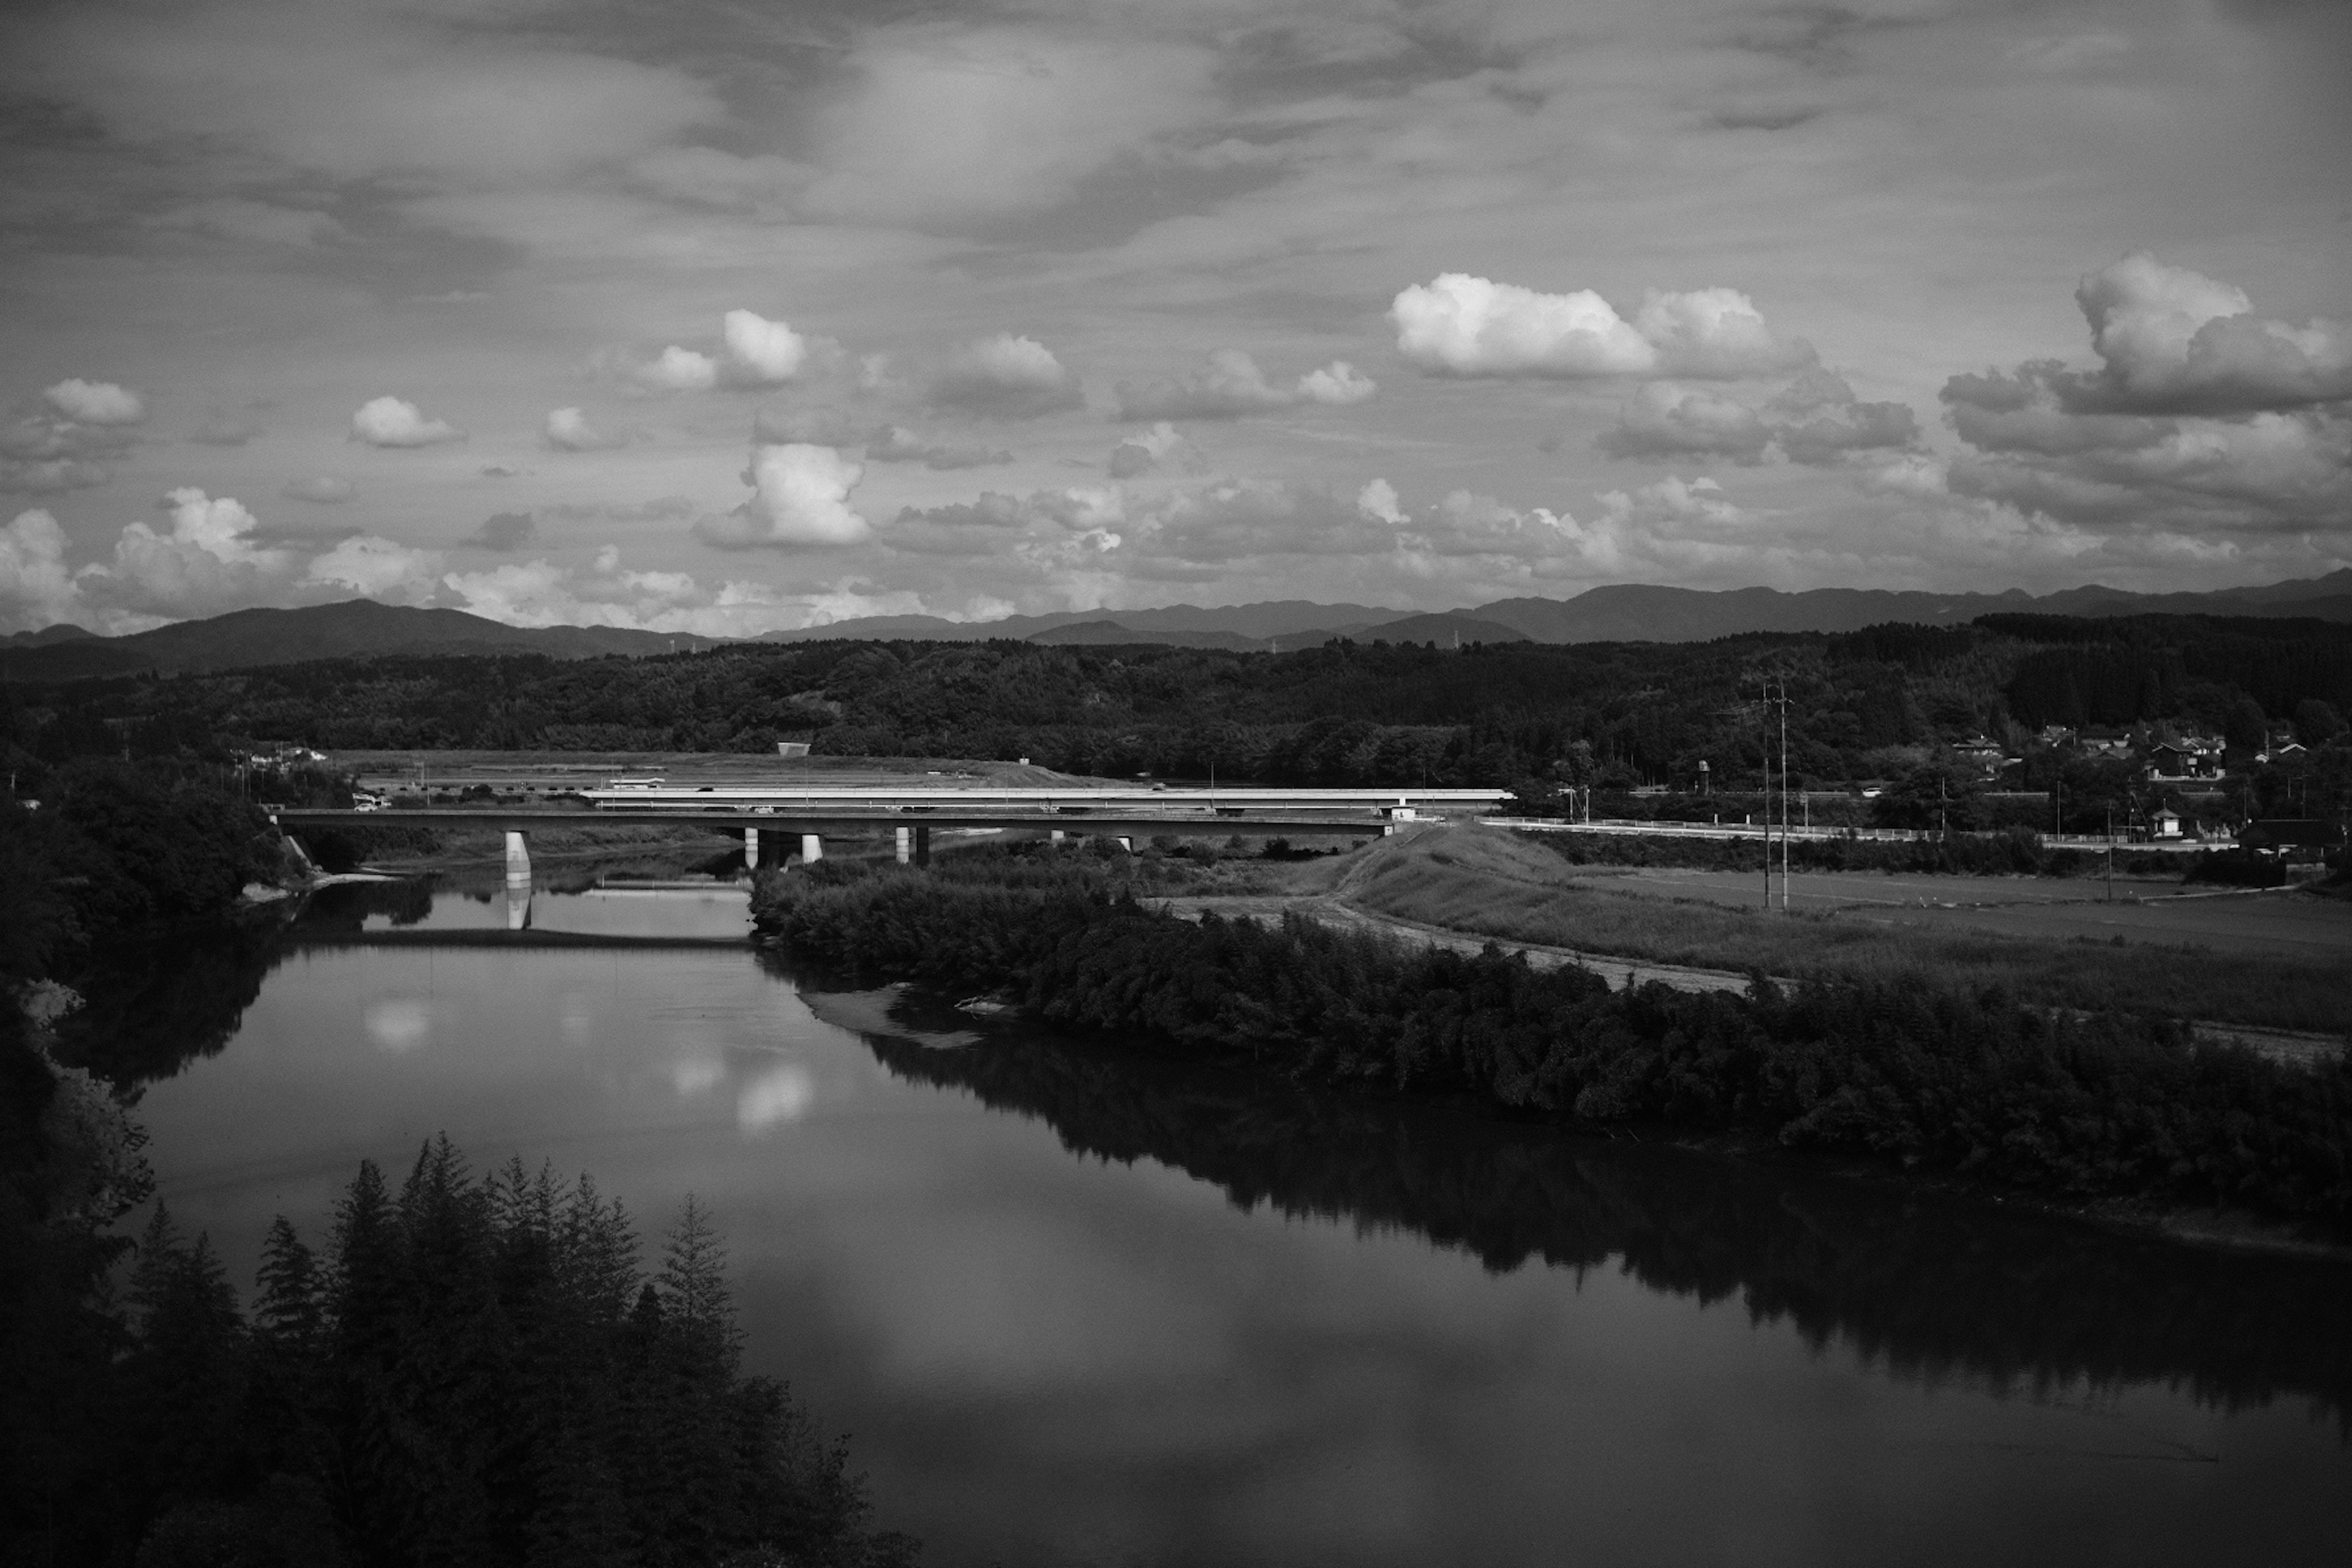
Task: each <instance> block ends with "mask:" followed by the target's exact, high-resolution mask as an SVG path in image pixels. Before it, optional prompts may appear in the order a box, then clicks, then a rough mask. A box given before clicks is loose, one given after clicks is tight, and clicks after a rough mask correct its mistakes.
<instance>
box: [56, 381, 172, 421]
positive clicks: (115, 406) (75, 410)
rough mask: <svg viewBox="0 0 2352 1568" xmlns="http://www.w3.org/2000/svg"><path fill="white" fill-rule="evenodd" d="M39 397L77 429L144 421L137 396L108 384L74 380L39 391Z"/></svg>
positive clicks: (144, 405) (142, 409) (144, 417)
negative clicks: (81, 426) (77, 426)
mask: <svg viewBox="0 0 2352 1568" xmlns="http://www.w3.org/2000/svg"><path fill="white" fill-rule="evenodd" d="M41 395H42V396H43V397H45V398H47V399H48V403H49V406H50V407H52V408H54V409H56V410H57V411H58V413H59V414H62V415H64V416H66V417H67V418H68V419H70V420H72V421H73V422H74V423H76V424H78V425H137V424H140V423H142V421H144V420H145V419H146V417H147V405H146V403H145V402H144V401H143V400H142V398H141V397H140V395H138V394H137V393H135V392H132V391H131V390H130V389H129V388H128V387H122V386H117V385H116V384H114V383H112V382H110V381H84V380H82V379H81V378H80V377H79V376H75V377H74V378H72V379H71V380H69V381H61V382H58V384H56V385H55V386H50V387H45V388H43V389H42V392H41Z"/></svg>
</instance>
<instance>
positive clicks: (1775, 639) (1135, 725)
mask: <svg viewBox="0 0 2352 1568" xmlns="http://www.w3.org/2000/svg"><path fill="white" fill-rule="evenodd" d="M1767 676H1770V677H1774V678H1776V679H1785V680H1786V681H1787V684H1788V689H1789V694H1790V706H1789V713H1788V719H1789V744H1790V759H1791V762H1792V763H1793V764H1794V766H1795V768H1796V769H1797V771H1798V773H1799V774H1800V775H1801V777H1803V778H1805V779H1807V780H1810V781H1814V782H1816V783H1825V784H1827V783H1837V782H1842V781H1844V780H1848V779H1853V778H1860V777H1867V776H1886V775H1888V774H1890V773H1900V772H1901V771H1903V770H1904V769H1905V768H1906V767H1908V766H1914V765H1916V764H1917V763H1918V762H1919V761H1920V760H1921V758H1922V757H1923V756H1925V755H1927V754H1928V753H1930V752H1933V751H1934V749H1935V748H1937V746H1939V745H1944V744H1949V743H1951V742H1958V741H1960V740H1963V739H1965V738H1967V737H1969V736H1972V735H1976V734H1979V733H1983V734H1989V735H1990V736H1991V737H1992V738H1993V739H1994V740H1995V741H1997V742H2002V743H2004V744H2006V745H2008V746H2009V747H2010V748H2011V750H2012V752H2014V751H2016V750H2017V749H2019V748H2021V746H2022V745H2023V742H2025V740H2026V738H2027V734H2028V732H2029V731H2031V730H2032V729H2034V728H2036V727H2038V726H2040V725H2042V724H2044V723H2047V722H2053V721H2059V722H2068V723H2077V724H2080V723H2090V724H2115V725H2120V724H2126V723H2131V722H2135V721H2163V722H2168V723H2170V724H2173V725H2176V726H2179V727H2180V728H2183V729H2193V730H2197V731H2204V732H2211V733H2227V734H2228V735H2229V737H2230V738H2231V742H2233V744H2239V745H2242V746H2243V747H2244V748H2245V749H2247V750H2248V751H2252V750H2255V749H2259V748H2261V747H2262V746H2263V744H2264V742H2265V738H2266V733H2267V732H2268V731H2274V730H2279V729H2294V730H2297V731H2300V732H2301V734H2302V736H2303V738H2304V740H2305V742H2307V743H2309V744H2312V745H2317V744H2319V743H2320V742H2324V741H2326V740H2327V739H2329V738H2331V737H2332V736H2334V735H2336V734H2337V733H2339V732H2341V731H2342V730H2343V727H2344V726H2343V719H2342V714H2343V713H2344V711H2345V710H2347V709H2352V626H2339V625H2332V624H2327V623H2323V622H2318V621H2284V620H2254V619H2221V618H2216V617H2210V616H2143V617H2132V618H2124V619H2105V620H2073V619H2067V618H2062V617H2051V616H1995V617H1988V618H1987V619H1985V620H1983V621H1980V622H1979V623H1977V624H1975V625H1972V626H1952V627H1924V626H1876V627H1870V628H1866V629H1864V630H1863V631H1859V632H1853V633H1848V634H1843V635H1837V636H1821V635H1802V636H1800V635H1766V634H1759V635H1755V636H1748V637H1728V638H1725V639H1722V640H1720V641H1717V642H1710V643H1699V644H1649V643H1608V644H1581V645H1574V646H1566V647H1557V646H1539V645H1532V644H1525V643H1520V644H1513V645H1508V646H1493V645H1488V646H1473V647H1464V648H1461V649H1458V650H1456V649H1454V648H1450V647H1433V646H1429V645H1418V646H1416V645H1412V644H1391V643H1385V642H1370V643H1360V642H1347V641H1334V642H1330V643H1327V644H1326V645H1324V646H1323V647H1318V648H1312V649H1307V650H1302V651H1298V652H1294V653H1283V654H1258V653H1240V652H1231V651H1225V650H1220V649H1207V648H1180V647H1037V646H1034V645H1030V644H1025V643H1012V642H993V643H962V644H956V643H919V642H888V643H860V642H834V643H813V644H799V645H790V646H782V647H775V646H760V645H747V646H736V647H726V648H723V649H719V650H717V651H713V652H709V653H700V654H685V655H678V656H675V657H668V658H643V659H625V658H604V659H592V660H573V661H559V660H555V659H550V658H538V657H529V656H524V657H504V658H488V657H469V658H383V659H373V660H359V659H334V660H321V661H317V662H313V663H308V664H299V665H289V666H280V667H274V668H266V669H256V670H247V671H243V672H236V673H227V674H217V675H202V676H194V675H191V676H181V677H177V678H163V677H154V676H142V677H137V678H124V679H113V680H103V681H83V682H79V683H76V684H73V685H68V686H62V687H53V688H25V687H18V688H15V689H10V690H8V691H6V692H5V695H0V701H5V702H7V703H8V705H9V706H8V707H7V709H6V710H5V715H0V717H5V726H6V729H5V733H6V736H7V740H8V743H9V745H10V746H11V748H12V756H13V757H14V758H15V759H16V765H20V766H32V767H37V766H38V765H39V764H40V763H43V762H45V761H53V760H57V759H62V758H65V757H69V756H74V755H81V754H87V753H89V752H112V753H117V754H119V753H120V752H123V751H129V752H131V753H132V754H134V755H135V754H139V753H142V752H146V753H175V752H188V751H191V750H194V751H201V750H203V749H205V748H208V747H217V746H220V745H223V744H226V743H229V742H241V741H246V740H251V741H299V742H305V743H308V744H311V745H316V746H320V747H326V748H342V749H354V748H370V749H407V748H486V749H554V750H583V751H584V750H611V751H622V750H646V751H656V750H669V751H735V752H765V751H767V750H769V749H770V747H771V745H772V742H775V741H777V740H780V739H793V740H805V741H809V742H812V743H813V745H814V749H815V750H816V751H817V752H819V753H821V754H835V755H847V756H858V755H930V756H964V757H996V758H1013V757H1021V756H1027V757H1030V758H1032V759H1033V760H1034V761H1036V762H1038V763H1044V764H1045V765H1048V766H1052V767H1056V768H1062V769H1066V770H1068V771H1071V772H1077V773H1109V774H1130V773H1153V774H1157V775H1160V776H1177V777H1203V776H1206V775H1207V774H1208V773H1209V772H1210V771H1211V769H1212V768H1213V769H1214V770H1215V772H1216V773H1217V775H1218V776H1219V777H1221V778H1231V779H1235V780H1240V779H1255V780H1263V781H1267V782H1290V783H1331V784H1338V783H1364V782H1415V783H1418V782H1422V781H1423V780H1426V781H1427V782H1429V783H1432V784H1437V783H1486V784H1516V783H1518V782H1521V781H1524V780H1528V779H1538V780H1549V781H1553V782H1558V783H1570V784H1601V785H1602V786H1603V787H1609V786H1612V785H1614V786H1618V787H1623V786H1626V785H1631V784H1640V783H1662V784H1692V783H1694V782H1696V775H1697V767H1698V763H1700V762H1701V761H1702V760H1706V761H1707V762H1708V763H1710V765H1711V770H1712V777H1713V779H1714V781H1715V782H1716V784H1717V785H1718V787H1721V786H1729V785H1736V784H1740V783H1741V782H1743V781H1752V780H1753V779H1754V778H1755V777H1756V776H1757V773H1758V770H1759V763H1760V759H1761V750H1760V747H1761V743H1762V741H1763V735H1764V726H1763V723H1762V719H1763V709H1762V707H1761V704H1760V703H1759V691H1760V682H1761V681H1762V680H1763V679H1765V678H1766V677H1767ZM1777 739H1778V738H1777V734H1776V736H1775V744H1776V746H1777Z"/></svg>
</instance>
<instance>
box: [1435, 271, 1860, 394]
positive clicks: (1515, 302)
mask: <svg viewBox="0 0 2352 1568" xmlns="http://www.w3.org/2000/svg"><path fill="white" fill-rule="evenodd" d="M1389 316H1390V319H1391V321H1394V322H1395V323H1396V329H1397V352H1398V353H1401V354H1402V355H1403V356H1404V357H1405V358H1406V359H1408V360H1410V361H1412V363H1414V364H1417V365H1419V366H1421V367H1422V368H1423V370H1427V371H1431V372H1433V373H1435V374H1443V375H1458V376H1550V377H1559V378H1566V379H1576V378H1586V377H1596V376H1612V375H1648V374H1657V373H1664V374H1676V375H1689V376H1702V377H1736V376H1743V375H1763V374H1772V373H1774V372H1777V371H1787V370H1794V369H1797V368H1799V367H1801V366H1802V365H1805V364H1809V363H1811V362H1812V358H1813V351H1812V348H1811V345H1810V344H1807V343H1805V342H1802V341H1801V340H1798V341H1793V342H1781V341H1780V340H1778V339H1776V338H1775V337H1774V336H1773V335H1772V333H1771V331H1769V329H1768V328H1767V327H1766V325H1765V323H1764V318H1763V316H1762V315H1761V314H1760V313H1759V312H1758V310H1757V309H1756V307H1755V305H1754V303H1753V302H1752V301H1750V300H1749V299H1748V296H1747V295H1745V294H1742V293H1740V292H1739V291H1738V290H1737V289H1696V290H1694V291H1692V292H1689V293H1679V294H1677V293H1660V292H1657V291H1655V290H1653V291H1652V292H1650V293H1649V294H1648V295H1646V296H1645V297H1644V299H1643V304H1642V308H1641V309H1640V310H1638V311H1636V312H1635V314H1634V318H1633V321H1630V322H1629V321H1625V320H1624V319H1623V318H1622V317H1621V316H1620V315H1618V313H1617V311H1616V309H1615V308H1614V307H1613V306H1612V305H1611V304H1610V303H1609V301H1608V300H1604V299H1602V298H1601V296H1600V295H1598V294H1596V293H1594V292H1593V291H1592V290H1591V289H1578V290H1576V291H1575V292H1573V293H1569V294H1544V293H1538V292H1537V291H1536V290H1534V289H1523V288H1521V287H1519V286H1518V285H1517V284H1512V283H1496V282H1492V281H1490V280H1489V279H1485V278H1477V277H1473V276H1471V275H1470V274H1468V273H1463V272H1447V273H1443V274H1441V275H1440V276H1438V277H1437V278H1436V279H1433V280H1432V281H1431V282H1429V283H1426V284H1414V285H1413V286H1412V287H1411V288H1408V289H1404V290H1403V291H1402V292H1401V293H1399V294H1398V295H1397V297H1396V299H1395V300H1394V302H1393V303H1392V304H1391V307H1390V310H1389Z"/></svg>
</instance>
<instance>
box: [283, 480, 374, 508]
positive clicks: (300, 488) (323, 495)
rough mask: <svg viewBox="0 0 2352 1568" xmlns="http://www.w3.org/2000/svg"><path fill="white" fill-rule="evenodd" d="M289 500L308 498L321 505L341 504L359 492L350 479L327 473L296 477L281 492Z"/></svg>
mask: <svg viewBox="0 0 2352 1568" xmlns="http://www.w3.org/2000/svg"><path fill="white" fill-rule="evenodd" d="M279 493H280V494H282V495H284V496H285V497H286V498H287V499H288V500H307V501H310V502H313V503H315V504H317V505H319V506H341V504H342V503H343V502H345V501H347V500H351V499H352V497H353V496H355V495H357V494H358V493H359V491H358V490H356V489H353V488H352V481H351V480H349V479H335V478H332V477H331V476H329V475H326V474H320V475H319V476H317V477H316V478H313V479H296V480H293V481H292V482H290V483H289V484H288V485H287V487H286V488H285V489H284V490H282V491H280V492H279Z"/></svg>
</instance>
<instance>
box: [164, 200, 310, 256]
mask: <svg viewBox="0 0 2352 1568" xmlns="http://www.w3.org/2000/svg"><path fill="white" fill-rule="evenodd" d="M151 221H152V223H153V224H154V226H156V227H158V228H178V229H194V230H195V231H197V232H199V233H203V234H209V235H212V236H214V237H216V238H220V239H235V240H244V241H247V242H248V243H251V244H256V245H275V246H285V247H291V248H294V249H298V250H314V249H316V248H318V247H320V246H321V245H328V244H332V243H334V242H336V241H339V240H346V239H349V238H350V237H351V231H350V230H348V229H346V228H344V227H343V226H342V225H341V224H339V223H337V222H336V221H335V220H334V219H333V218H331V217H330V216H327V215H326V214H325V213H322V212H318V211H314V210H311V209H309V208H302V207H283V206H278V205H273V204H271V203H268V202H256V201H247V200H245V199H243V198H241V197H236V196H218V197H213V198H210V199H208V200H205V201H200V202H191V203H189V204H188V205H185V206H179V207H173V208H172V209H171V210H170V211H168V212H165V213H162V214H160V215H158V216H156V217H154V218H153V219H152V220H151Z"/></svg>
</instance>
